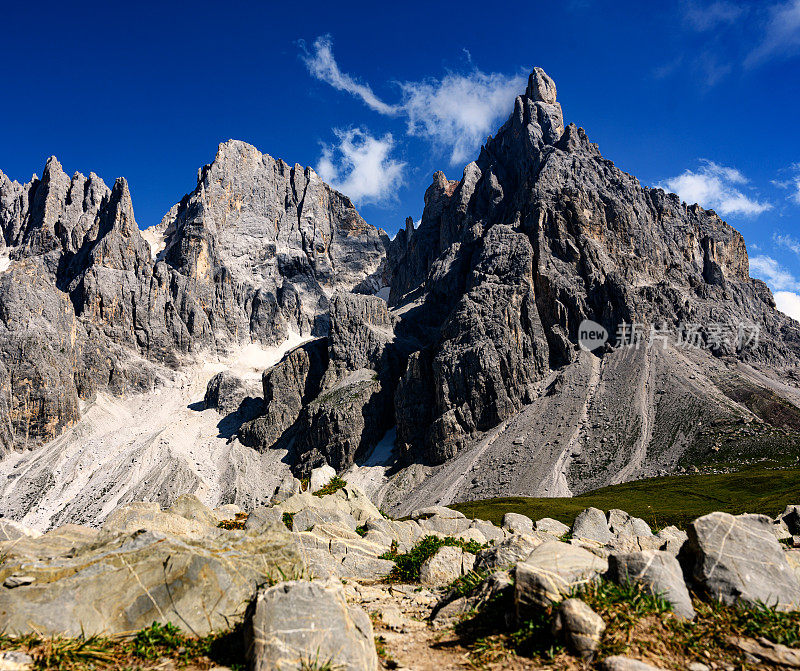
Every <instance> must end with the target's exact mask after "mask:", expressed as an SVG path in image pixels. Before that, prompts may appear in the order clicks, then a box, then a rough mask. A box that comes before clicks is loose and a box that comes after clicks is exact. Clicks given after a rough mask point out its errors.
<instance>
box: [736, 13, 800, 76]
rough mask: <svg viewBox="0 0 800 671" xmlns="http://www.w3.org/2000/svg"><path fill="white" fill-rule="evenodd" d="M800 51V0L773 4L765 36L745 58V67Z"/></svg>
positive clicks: (792, 54) (761, 63)
mask: <svg viewBox="0 0 800 671" xmlns="http://www.w3.org/2000/svg"><path fill="white" fill-rule="evenodd" d="M798 52H800V0H788V2H782V3H779V4H777V5H773V6H772V7H771V8H770V10H769V18H768V20H767V24H766V28H765V30H764V34H763V37H762V38H761V40H760V42H759V43H758V45H757V46H756V47H755V48H754V49H753V50H752V51H751V52H750V53H749V54H748V55H747V58H745V61H744V65H745V67H750V68H752V67H756V66H759V65H763V64H764V63H765V62H767V61H769V60H772V59H773V58H786V57H788V56H794V55H795V54H797V53H798Z"/></svg>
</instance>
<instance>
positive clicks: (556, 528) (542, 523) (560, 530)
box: [533, 517, 570, 538]
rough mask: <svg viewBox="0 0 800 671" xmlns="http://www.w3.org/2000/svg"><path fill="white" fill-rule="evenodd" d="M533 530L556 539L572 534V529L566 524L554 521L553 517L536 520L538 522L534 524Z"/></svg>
mask: <svg viewBox="0 0 800 671" xmlns="http://www.w3.org/2000/svg"><path fill="white" fill-rule="evenodd" d="M533 530H534V531H540V532H542V533H545V534H550V535H551V536H555V537H556V538H562V537H563V536H566V535H567V534H568V533H570V528H569V527H568V526H567V525H566V524H564V523H563V522H559V521H558V520H554V519H553V518H552V517H544V518H542V519H540V520H536V522H534V523H533Z"/></svg>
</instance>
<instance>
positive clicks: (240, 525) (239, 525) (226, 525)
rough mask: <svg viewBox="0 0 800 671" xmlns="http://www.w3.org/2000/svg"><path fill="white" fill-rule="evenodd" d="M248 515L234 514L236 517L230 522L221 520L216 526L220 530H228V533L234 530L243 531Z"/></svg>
mask: <svg viewBox="0 0 800 671" xmlns="http://www.w3.org/2000/svg"><path fill="white" fill-rule="evenodd" d="M249 516H250V515H249V514H248V513H236V517H235V518H234V519H232V520H222V521H221V522H220V523H219V524H217V526H218V527H219V528H220V529H228V531H232V530H234V529H244V525H245V523H246V522H247V518H248V517H249Z"/></svg>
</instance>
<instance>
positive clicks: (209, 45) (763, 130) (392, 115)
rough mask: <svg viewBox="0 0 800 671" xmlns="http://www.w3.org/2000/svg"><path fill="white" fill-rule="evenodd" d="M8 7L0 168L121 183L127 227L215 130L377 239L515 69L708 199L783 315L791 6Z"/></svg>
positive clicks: (796, 304) (794, 236) (488, 111)
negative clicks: (278, 167)
mask: <svg viewBox="0 0 800 671" xmlns="http://www.w3.org/2000/svg"><path fill="white" fill-rule="evenodd" d="M114 4H118V3H102V4H101V3H97V4H92V3H82V4H70V3H58V4H56V3H49V2H44V3H38V4H36V5H35V6H30V5H29V6H27V7H26V6H23V3H14V4H13V5H11V4H8V3H7V6H5V7H4V10H3V13H4V21H3V24H4V25H3V27H2V28H0V35H1V36H2V43H3V46H4V49H3V60H4V64H3V78H2V81H0V101H2V104H0V169H2V170H3V171H4V172H5V173H6V174H8V175H9V176H10V177H11V178H12V179H17V180H20V181H23V180H27V179H29V178H30V175H31V174H32V173H34V172H36V173H41V170H42V167H43V166H44V162H45V160H46V158H47V157H48V156H49V155H51V154H55V155H57V156H58V157H59V159H60V160H61V162H62V164H63V165H64V169H65V170H67V171H68V172H73V171H76V170H80V171H81V172H84V173H88V172H89V171H94V172H96V173H98V174H99V175H100V176H101V177H103V178H104V179H105V180H106V182H109V183H110V182H111V181H113V179H114V178H115V177H117V176H120V175H124V176H125V177H127V179H128V181H129V183H130V186H131V191H132V194H133V199H134V208H135V212H136V217H137V221H138V222H139V225H140V226H141V227H146V226H150V225H153V224H155V223H158V221H159V220H160V219H161V217H162V216H163V214H164V212H166V210H167V209H168V208H169V207H170V206H171V205H172V204H173V203H174V202H176V201H178V200H179V199H180V197H181V196H182V195H183V194H184V193H186V192H188V191H190V190H191V189H192V188H193V187H194V185H195V181H196V174H197V169H198V168H199V167H200V166H202V165H203V164H205V163H208V162H209V161H211V160H212V159H213V157H214V154H215V151H216V145H217V144H218V143H219V142H220V141H224V140H226V139H228V138H237V139H241V140H245V141H247V142H250V143H252V144H254V145H255V146H257V147H258V148H259V149H260V150H262V151H264V152H267V153H269V154H272V155H273V156H276V157H280V158H283V159H285V160H286V161H288V162H289V163H300V164H303V165H312V166H314V167H315V168H316V169H317V170H318V172H320V174H321V175H323V176H324V177H325V178H326V179H327V180H328V181H331V182H332V183H333V184H334V185H336V186H337V187H339V188H341V190H343V191H344V192H346V193H348V195H351V197H353V199H354V200H355V201H356V203H357V205H358V206H359V209H360V211H361V212H362V214H363V215H364V217H365V218H366V219H367V221H369V222H370V223H373V224H375V225H377V226H381V227H383V228H384V229H386V230H387V231H388V232H389V233H390V234H394V232H396V230H397V229H398V228H399V227H400V226H401V225H402V224H403V221H404V219H405V217H406V216H412V217H414V219H415V220H416V219H418V218H419V216H420V214H421V211H422V205H423V202H422V196H423V194H424V192H425V189H426V188H427V186H428V185H429V184H430V180H431V174H432V173H433V172H434V171H435V170H438V169H442V170H444V171H445V173H446V174H447V176H448V177H450V178H459V177H460V176H461V173H462V170H463V166H464V164H465V163H467V162H468V161H469V160H471V159H472V158H474V157H475V156H476V155H477V151H478V149H479V147H480V144H481V141H482V139H484V138H485V137H486V135H488V134H490V133H492V132H494V130H495V129H496V128H497V127H498V126H499V125H500V124H501V123H502V122H503V121H504V120H505V118H506V117H507V116H508V114H509V113H510V111H511V108H512V103H513V98H514V96H515V95H516V94H517V93H520V92H522V90H524V79H525V76H526V74H527V73H528V72H529V71H530V69H531V68H532V67H533V66H534V65H538V66H541V67H543V68H544V69H545V70H546V71H547V72H548V73H549V74H550V75H551V76H552V77H553V78H554V79H555V81H556V84H557V86H558V94H559V96H558V97H559V100H560V101H561V103H562V106H563V108H564V115H565V119H566V120H567V121H572V122H575V123H577V124H578V125H579V126H583V127H584V128H586V130H587V132H588V134H589V137H590V138H591V139H592V140H593V141H594V142H597V143H599V145H600V149H601V151H602V152H603V153H604V155H605V156H606V157H607V158H610V159H612V160H613V161H615V162H616V163H617V165H618V166H619V167H620V168H622V169H623V170H625V171H627V172H630V173H632V174H635V175H636V176H637V177H639V179H640V180H641V181H642V183H644V184H647V185H663V186H665V187H668V188H670V189H672V190H676V191H678V192H679V193H680V194H681V195H682V196H683V197H684V199H686V200H688V201H690V202H694V201H699V202H700V203H701V204H702V205H704V206H706V207H713V208H715V209H717V211H718V212H719V213H720V214H721V215H722V216H723V217H724V218H725V219H727V220H728V221H729V222H730V223H731V224H732V225H733V226H735V227H736V228H737V229H739V230H740V231H741V232H742V233H743V234H744V236H745V239H746V240H747V242H748V248H749V250H750V255H751V260H752V262H751V272H752V274H753V275H754V276H758V277H762V278H764V279H765V280H766V281H767V282H768V284H769V285H770V286H771V288H772V289H773V290H774V291H776V292H777V294H776V295H777V296H778V298H779V302H780V305H781V307H782V308H783V309H784V310H786V311H788V312H791V313H793V314H794V315H795V316H797V317H798V318H800V123H798V122H799V121H800V118H799V117H800V112H799V111H798V102H800V0H774V1H773V2H770V1H766V2H758V3H747V2H736V1H734V0H717V1H713V2H708V1H706V2H701V1H700V0H697V1H694V0H691V1H690V0H675V1H673V2H664V3H658V6H656V3H642V2H626V1H621V0H619V1H616V2H600V1H599V0H596V1H592V0H583V1H580V0H572V1H569V0H567V1H565V2H562V3H552V2H547V3H545V2H527V3H519V4H515V5H513V6H503V5H492V4H491V3H485V2H480V3H477V2H476V3H471V2H461V3H456V4H454V3H412V2H405V3H383V4H381V3H377V4H376V3H374V2H370V3H313V2H305V3H303V4H302V5H298V4H297V3H287V2H283V3H269V4H267V3H259V6H252V4H253V3H238V2H235V1H230V2H226V3H224V4H220V3H213V4H212V3H204V2H199V1H198V2H194V3H192V4H186V5H177V4H175V5H171V6H169V7H165V6H163V5H161V4H156V3H147V2H141V3H137V4H136V5H130V4H129V5H127V6H124V7H123V6H120V7H115V6H113V5H114Z"/></svg>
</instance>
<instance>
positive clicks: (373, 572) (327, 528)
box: [298, 524, 394, 580]
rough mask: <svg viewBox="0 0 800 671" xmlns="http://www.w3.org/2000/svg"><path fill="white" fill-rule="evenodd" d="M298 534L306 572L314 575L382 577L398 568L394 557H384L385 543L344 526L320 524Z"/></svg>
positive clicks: (315, 576) (369, 578) (373, 578)
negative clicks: (374, 541)
mask: <svg viewBox="0 0 800 671" xmlns="http://www.w3.org/2000/svg"><path fill="white" fill-rule="evenodd" d="M298 537H299V539H300V546H301V553H302V557H303V565H304V566H305V569H306V574H307V575H308V576H309V577H312V578H329V577H336V578H356V579H362V580H378V579H380V578H384V577H386V576H387V575H389V573H390V572H391V570H392V569H393V568H394V562H393V561H391V560H389V559H381V558H380V556H381V555H382V554H383V553H384V552H385V551H386V547H385V546H384V545H378V544H376V543H372V542H371V541H369V540H367V539H366V538H361V536H359V535H358V534H356V533H355V532H352V531H350V530H348V529H344V528H342V527H337V526H334V525H327V524H320V525H317V526H315V527H314V528H313V529H312V531H301V532H299V533H298Z"/></svg>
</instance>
